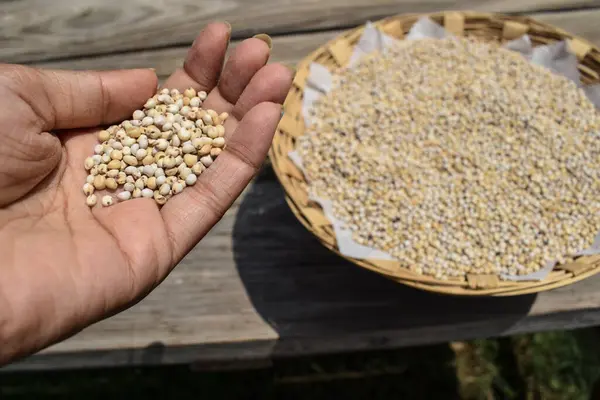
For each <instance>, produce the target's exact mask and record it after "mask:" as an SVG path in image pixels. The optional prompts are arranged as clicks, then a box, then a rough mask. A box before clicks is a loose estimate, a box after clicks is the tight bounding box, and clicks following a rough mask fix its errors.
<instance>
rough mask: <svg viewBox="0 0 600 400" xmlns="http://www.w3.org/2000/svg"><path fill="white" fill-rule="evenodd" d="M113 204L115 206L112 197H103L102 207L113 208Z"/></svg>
mask: <svg viewBox="0 0 600 400" xmlns="http://www.w3.org/2000/svg"><path fill="white" fill-rule="evenodd" d="M112 204H113V199H112V197H111V196H108V195H106V196H102V205H103V206H104V207H109V206H112Z"/></svg>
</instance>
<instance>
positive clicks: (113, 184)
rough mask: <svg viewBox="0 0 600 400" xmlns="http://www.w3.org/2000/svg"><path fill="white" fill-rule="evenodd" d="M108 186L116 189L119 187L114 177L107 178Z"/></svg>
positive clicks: (106, 183)
mask: <svg viewBox="0 0 600 400" xmlns="http://www.w3.org/2000/svg"><path fill="white" fill-rule="evenodd" d="M105 185H106V188H107V189H109V190H115V189H116V188H117V181H116V180H115V179H114V178H106V181H105Z"/></svg>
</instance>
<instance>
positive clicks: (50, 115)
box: [0, 66, 157, 131]
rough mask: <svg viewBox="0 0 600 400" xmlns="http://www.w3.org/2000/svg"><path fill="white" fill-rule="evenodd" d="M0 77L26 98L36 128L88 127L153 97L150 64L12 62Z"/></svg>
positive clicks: (117, 117) (128, 111)
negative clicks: (83, 67)
mask: <svg viewBox="0 0 600 400" xmlns="http://www.w3.org/2000/svg"><path fill="white" fill-rule="evenodd" d="M0 79H1V80H3V82H0V84H6V86H8V87H10V88H11V89H12V90H13V91H15V92H16V93H18V94H19V96H20V97H21V98H22V99H23V100H25V102H27V103H28V104H29V106H30V107H31V108H32V109H33V110H34V112H35V114H36V115H37V116H38V122H39V124H40V126H39V129H40V130H42V131H44V130H51V129H70V128H84V127H92V126H97V125H102V124H108V123H111V122H115V121H118V120H122V119H124V118H126V117H127V116H129V115H130V114H131V113H132V112H133V111H134V110H135V109H136V108H137V107H139V106H140V105H142V104H144V102H145V101H146V100H147V99H148V98H149V97H152V95H153V94H154V92H155V91H156V86H157V78H156V74H155V73H154V71H152V70H148V69H140V70H123V71H106V72H97V71H62V70H44V69H35V68H29V67H23V66H11V67H8V68H3V69H2V70H0Z"/></svg>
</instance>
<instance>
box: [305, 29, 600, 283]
mask: <svg viewBox="0 0 600 400" xmlns="http://www.w3.org/2000/svg"><path fill="white" fill-rule="evenodd" d="M339 72H340V73H339V75H337V76H336V81H335V83H334V88H333V89H332V90H331V92H330V93H328V94H327V95H325V96H323V97H322V98H321V99H320V100H319V101H318V102H317V103H316V105H315V107H314V109H313V112H312V116H311V117H312V119H313V123H312V124H311V125H310V126H309V127H308V128H307V130H306V135H304V136H303V137H301V138H300V140H299V142H298V146H297V150H298V151H299V153H300V155H301V157H302V159H303V164H304V167H305V173H306V174H307V175H306V176H307V180H308V182H309V191H310V192H311V194H312V195H313V196H318V197H321V198H326V199H330V200H331V201H332V202H333V205H334V213H335V216H336V217H337V218H338V219H340V220H342V221H343V222H344V223H345V224H346V226H347V227H348V228H350V229H351V230H352V231H353V233H354V239H355V240H356V241H357V242H358V243H360V244H363V245H367V246H370V247H373V248H377V249H380V250H383V251H386V252H388V253H389V254H391V255H392V256H393V257H394V258H396V259H397V260H399V261H400V262H401V264H402V265H403V266H406V267H407V268H410V269H411V270H413V271H414V272H417V273H421V274H427V275H432V276H435V277H437V278H442V279H444V278H447V277H457V276H464V275H465V274H467V273H475V274H486V273H487V274H489V273H491V274H510V275H523V274H528V273H531V272H534V271H537V270H539V269H540V268H541V267H544V266H546V265H547V263H548V262H552V261H555V260H558V262H564V261H565V259H566V258H567V257H570V256H572V255H574V254H575V253H576V252H577V251H579V250H582V249H584V248H587V247H589V246H590V245H591V244H592V242H593V239H594V236H595V235H596V233H597V232H598V231H599V230H600V214H599V212H600V168H599V167H598V165H597V163H598V160H599V159H600V134H599V131H600V117H599V114H598V112H597V111H596V109H595V108H594V105H593V104H592V103H591V102H590V101H588V99H587V98H586V96H585V94H584V92H583V91H582V90H581V89H579V88H578V87H577V86H576V85H575V84H574V83H573V82H571V81H569V80H567V79H566V78H563V77H561V76H559V75H557V74H554V73H552V72H550V71H549V70H547V69H545V68H542V67H539V66H534V65H532V64H531V63H529V62H528V61H527V60H525V59H524V58H523V57H522V56H521V55H519V54H517V53H514V52H511V51H509V50H505V49H502V48H500V46H499V45H497V44H491V43H483V42H478V41H475V40H472V39H443V40H435V39H424V40H419V41H414V42H412V43H411V44H406V43H404V44H402V45H397V46H392V47H391V48H389V49H387V50H386V51H384V52H378V53H375V54H371V55H369V56H367V57H365V58H364V59H363V60H362V61H361V62H360V63H359V64H358V65H357V66H356V67H354V68H353V69H349V70H341V71H339Z"/></svg>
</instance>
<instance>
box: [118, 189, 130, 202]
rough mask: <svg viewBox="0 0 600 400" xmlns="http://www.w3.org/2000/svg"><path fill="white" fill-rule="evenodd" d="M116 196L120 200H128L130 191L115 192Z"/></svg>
mask: <svg viewBox="0 0 600 400" xmlns="http://www.w3.org/2000/svg"><path fill="white" fill-rule="evenodd" d="M117 198H118V199H119V200H121V201H126V200H129V199H130V198H131V192H129V191H127V190H125V191H123V192H119V193H118V194H117Z"/></svg>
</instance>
